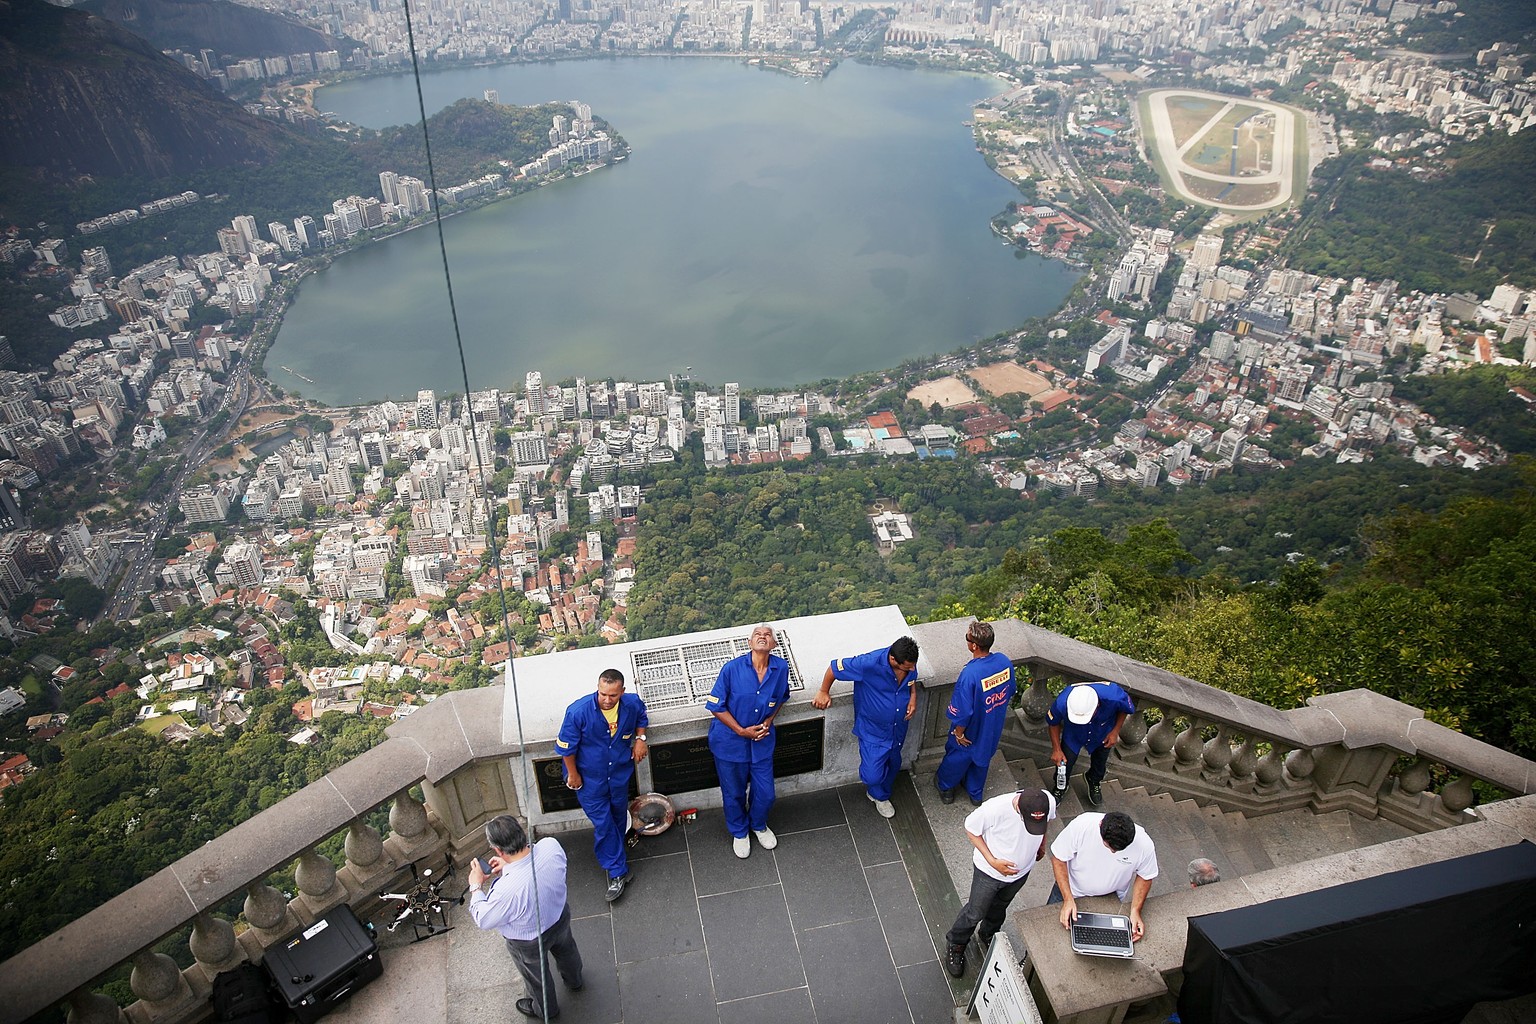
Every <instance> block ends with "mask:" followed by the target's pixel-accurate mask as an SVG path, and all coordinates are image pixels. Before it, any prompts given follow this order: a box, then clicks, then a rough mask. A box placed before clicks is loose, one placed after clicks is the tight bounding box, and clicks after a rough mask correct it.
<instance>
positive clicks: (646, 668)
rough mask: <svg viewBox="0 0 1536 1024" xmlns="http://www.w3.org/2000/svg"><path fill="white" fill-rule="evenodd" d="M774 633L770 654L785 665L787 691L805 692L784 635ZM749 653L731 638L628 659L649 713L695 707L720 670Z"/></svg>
mask: <svg viewBox="0 0 1536 1024" xmlns="http://www.w3.org/2000/svg"><path fill="white" fill-rule="evenodd" d="M774 632H775V633H777V634H778V637H779V645H778V646H777V647H775V648H774V649H773V653H774V654H777V655H778V656H779V657H781V658H783V659H784V660H785V661H787V662H789V688H790V689H791V690H803V689H805V680H804V679H803V678H801V675H800V669H799V667H798V666H797V665H796V664H795V656H794V652H793V650H792V649H791V648H790V643H789V636H788V634H786V633H785V632H784V630H782V629H778V630H774ZM749 650H751V644H750V641H749V639H748V638H747V637H733V638H732V639H729V640H706V641H702V642H698V643H691V644H679V645H678V646H676V647H656V648H652V649H651V650H648V651H639V652H637V653H635V654H634V655H632V656H631V658H630V662H631V667H632V670H633V672H632V675H631V678H632V679H633V680H634V683H635V692H636V693H638V694H639V695H640V698H641V699H642V700H644V701H645V704H646V707H648V708H649V709H650V710H652V711H659V710H661V709H662V708H675V707H683V706H685V705H688V704H698V703H700V702H701V701H703V700H704V698H705V697H707V696H709V691H710V690H713V689H714V688H715V679H716V677H718V676H719V675H720V669H721V667H722V666H724V665H725V663H726V662H728V661H730V660H731V659H732V658H735V657H738V656H740V655H743V654H746V653H747V652H748V651H749Z"/></svg>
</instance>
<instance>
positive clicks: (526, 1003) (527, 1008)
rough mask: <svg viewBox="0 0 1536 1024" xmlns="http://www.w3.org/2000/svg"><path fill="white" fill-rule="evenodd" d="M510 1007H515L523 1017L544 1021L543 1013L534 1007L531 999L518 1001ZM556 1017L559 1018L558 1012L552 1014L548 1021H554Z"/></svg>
mask: <svg viewBox="0 0 1536 1024" xmlns="http://www.w3.org/2000/svg"><path fill="white" fill-rule="evenodd" d="M512 1005H513V1006H516V1007H517V1012H518V1013H520V1014H522V1015H523V1016H524V1017H532V1018H534V1019H535V1020H543V1019H544V1011H543V1010H542V1009H540V1008H539V1007H538V1006H535V1005H534V1002H533V1000H532V999H519V1000H518V1001H517V1002H515V1003H513V1004H512ZM558 1016H560V1011H559V1010H556V1011H555V1012H554V1013H552V1014H550V1015H549V1019H550V1020H554V1019H555V1018H556V1017H558Z"/></svg>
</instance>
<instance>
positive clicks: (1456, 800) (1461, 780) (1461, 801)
mask: <svg viewBox="0 0 1536 1024" xmlns="http://www.w3.org/2000/svg"><path fill="white" fill-rule="evenodd" d="M1472 799H1473V793H1472V776H1470V775H1468V774H1466V773H1465V772H1463V773H1462V774H1460V775H1458V776H1456V778H1455V779H1454V780H1453V781H1452V782H1451V783H1450V784H1449V785H1447V786H1446V787H1445V788H1444V789H1442V790H1441V791H1440V806H1441V807H1442V808H1444V809H1445V810H1446V811H1447V812H1448V813H1450V814H1454V815H1456V816H1457V817H1460V816H1461V812H1462V811H1465V810H1466V809H1467V808H1468V807H1471V806H1472Z"/></svg>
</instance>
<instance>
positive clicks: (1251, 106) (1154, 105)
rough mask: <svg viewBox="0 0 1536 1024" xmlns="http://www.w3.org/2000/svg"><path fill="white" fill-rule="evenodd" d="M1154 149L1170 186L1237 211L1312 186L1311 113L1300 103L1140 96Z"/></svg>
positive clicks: (1185, 94) (1156, 92) (1173, 92)
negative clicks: (1296, 105) (1308, 125)
mask: <svg viewBox="0 0 1536 1024" xmlns="http://www.w3.org/2000/svg"><path fill="white" fill-rule="evenodd" d="M1138 104H1139V113H1140V115H1141V126H1142V131H1143V133H1144V135H1145V139H1146V143H1147V152H1148V155H1149V157H1150V158H1151V160H1152V163H1153V165H1154V166H1155V167H1156V168H1157V170H1158V173H1159V174H1160V175H1162V177H1163V180H1164V181H1165V182H1166V183H1167V185H1168V187H1169V188H1170V189H1171V190H1172V191H1174V192H1176V193H1178V194H1179V195H1181V196H1183V197H1184V198H1185V199H1187V200H1189V201H1190V202H1194V203H1199V204H1201V205H1203V206H1214V207H1216V208H1217V209H1220V210H1227V211H1231V212H1235V213H1252V212H1258V211H1262V210H1268V209H1273V208H1275V207H1278V206H1283V205H1285V204H1286V203H1290V202H1294V201H1296V200H1297V199H1299V198H1300V196H1301V193H1302V192H1303V191H1304V190H1305V188H1306V181H1307V168H1308V156H1309V153H1308V149H1307V146H1308V142H1307V131H1306V115H1305V114H1303V113H1302V112H1301V111H1299V110H1296V109H1295V108H1293V107H1287V106H1283V105H1281V104H1278V103H1269V102H1266V101H1264V100H1253V99H1242V98H1237V97H1232V96H1223V95H1220V94H1218V93H1207V92H1197V91H1193V90H1187V89H1149V90H1147V91H1146V92H1144V93H1142V94H1141V96H1140V98H1139V100H1138Z"/></svg>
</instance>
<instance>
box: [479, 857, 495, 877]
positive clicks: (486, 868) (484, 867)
mask: <svg viewBox="0 0 1536 1024" xmlns="http://www.w3.org/2000/svg"><path fill="white" fill-rule="evenodd" d="M475 863H476V864H479V865H480V870H481V871H482V872H484V873H485V874H487V875H494V874H495V873H496V872H494V871H492V870H491V862H490V861H488V860H486V859H485V858H484V857H476V858H475Z"/></svg>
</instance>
